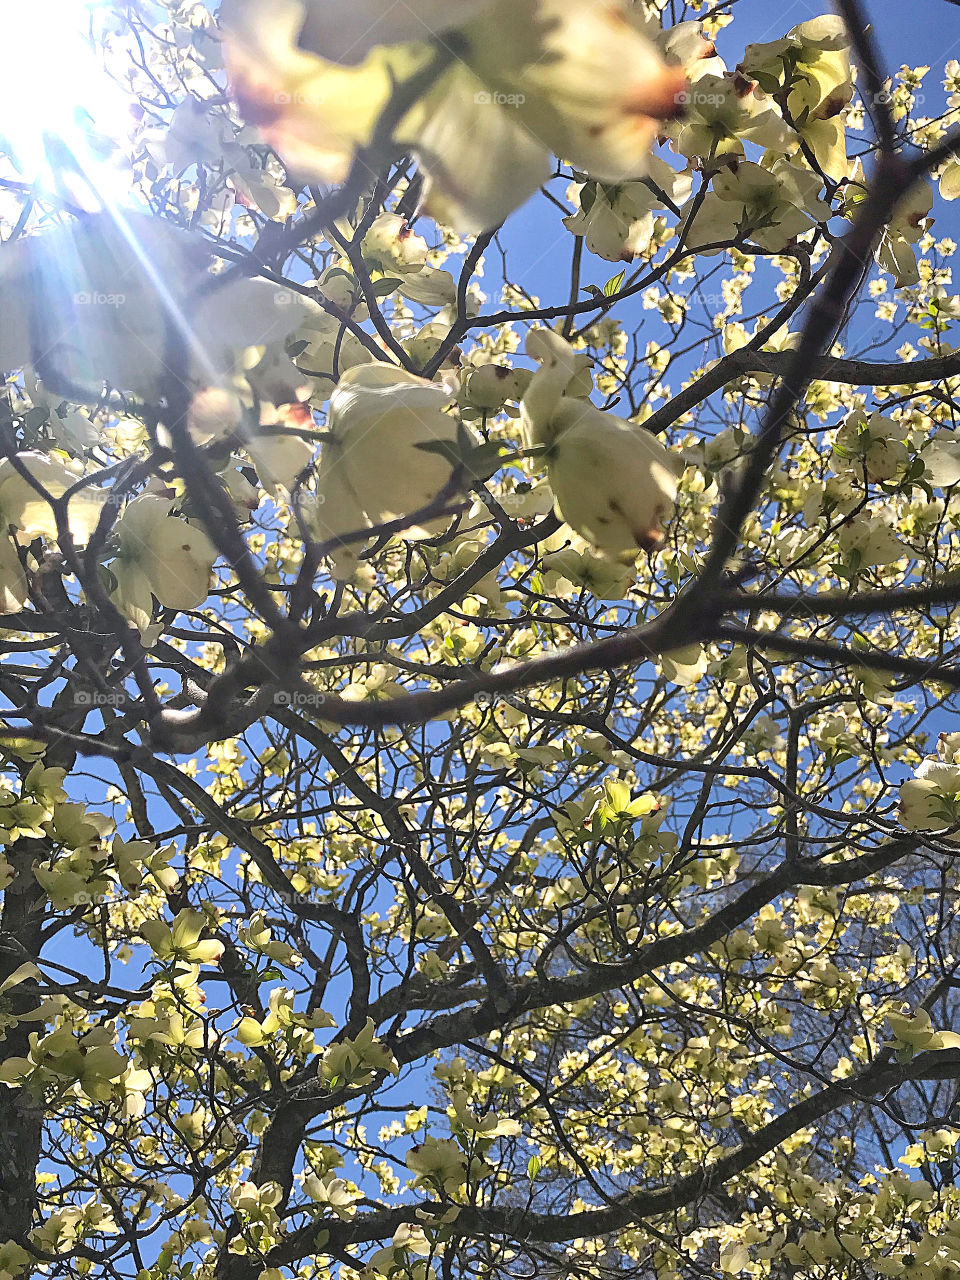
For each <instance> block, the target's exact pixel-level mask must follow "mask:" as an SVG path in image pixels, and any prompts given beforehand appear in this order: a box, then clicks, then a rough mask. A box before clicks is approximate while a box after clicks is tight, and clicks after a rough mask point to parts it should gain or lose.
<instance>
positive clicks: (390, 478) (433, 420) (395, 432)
mask: <svg viewBox="0 0 960 1280" xmlns="http://www.w3.org/2000/svg"><path fill="white" fill-rule="evenodd" d="M455 395H456V387H455V386H451V385H448V384H441V383H435V382H429V381H428V380H427V379H425V378H419V377H417V376H416V374H412V373H409V372H407V371H406V370H404V369H399V368H397V367H396V366H394V365H389V364H370V365H364V366H362V367H360V368H356V369H351V370H349V371H348V372H347V373H346V374H344V376H343V377H342V378H341V380H340V382H339V384H338V385H337V387H336V389H335V390H334V392H333V394H332V395H331V397H330V412H329V416H328V420H327V430H328V432H329V434H330V435H331V436H332V440H331V441H330V442H329V443H328V444H327V446H326V447H325V449H324V457H323V467H322V472H321V474H322V475H323V477H324V479H323V484H324V486H325V488H324V492H325V493H326V494H327V495H328V501H329V493H330V489H329V487H328V486H330V485H341V486H343V487H345V488H346V489H347V490H348V491H349V492H350V493H351V494H352V495H353V497H354V498H355V499H356V507H354V506H353V505H352V504H350V503H348V502H343V507H344V509H345V510H347V511H348V512H349V516H348V519H349V520H352V521H353V523H352V524H350V526H349V527H350V529H356V527H357V522H356V521H355V520H354V512H355V511H356V510H357V509H359V510H360V511H362V512H363V514H364V515H365V516H366V518H367V520H368V521H369V522H370V523H371V524H382V523H385V522H387V521H391V520H397V519H400V518H401V517H403V516H406V515H409V514H410V513H412V512H415V511H418V510H420V509H422V508H424V507H427V506H429V505H430V504H431V503H433V502H434V501H435V500H436V499H437V497H438V495H439V494H440V493H441V492H442V491H443V489H444V488H445V486H446V485H447V484H448V483H449V481H450V478H451V475H452V472H453V464H452V462H451V460H450V457H449V454H448V453H445V452H444V451H443V450H442V449H441V450H440V451H438V452H433V451H431V450H430V449H429V448H422V447H421V446H423V445H427V446H430V445H436V444H440V445H442V446H444V445H445V446H447V447H448V448H453V447H454V446H455V445H456V442H457V439H458V433H460V432H462V431H463V430H465V428H462V427H460V425H459V424H458V422H457V419H456V418H455V417H453V416H452V415H451V414H449V413H446V412H444V410H445V409H446V408H447V407H448V406H449V405H451V404H452V403H453V400H454V398H455ZM469 439H470V440H471V442H472V443H475V444H479V443H480V440H479V437H476V436H475V435H473V433H470V434H469ZM322 519H323V521H324V522H325V523H327V524H328V525H330V536H335V535H336V533H338V532H347V530H345V529H343V528H335V527H333V526H332V525H331V524H330V521H331V517H330V514H329V512H324V513H323V516H322ZM448 523H449V518H448V517H444V516H437V517H433V518H431V519H426V520H424V521H423V522H422V523H413V524H411V525H410V526H409V527H408V528H407V529H406V530H405V536H406V537H408V538H425V537H429V536H431V535H432V534H434V533H438V532H440V531H441V530H442V529H444V528H445V527H446V525H447V524H448Z"/></svg>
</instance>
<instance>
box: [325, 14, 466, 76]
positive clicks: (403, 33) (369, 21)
mask: <svg viewBox="0 0 960 1280" xmlns="http://www.w3.org/2000/svg"><path fill="white" fill-rule="evenodd" d="M305 7H306V18H305V20H304V23H303V27H302V29H301V32H300V47H301V48H303V49H309V50H311V51H312V52H313V53H318V54H320V56H321V57H323V58H327V59H329V60H330V61H331V62H345V63H349V64H355V63H357V62H362V61H363V59H364V58H365V57H366V55H367V54H368V53H369V52H370V50H371V49H373V48H375V47H376V46H377V45H383V44H402V43H404V42H405V41H408V40H420V41H429V40H432V39H433V38H434V37H435V36H438V35H440V34H442V33H443V32H444V31H449V30H450V28H451V27H458V26H461V25H462V24H463V23H465V22H468V21H469V20H470V19H471V18H473V17H475V16H476V15H477V14H478V13H480V12H481V10H483V9H486V8H489V7H490V0H403V3H400V4H398V3H397V2H396V0H351V3H350V4H349V5H344V4H339V3H337V0H307V3H306V6H305Z"/></svg>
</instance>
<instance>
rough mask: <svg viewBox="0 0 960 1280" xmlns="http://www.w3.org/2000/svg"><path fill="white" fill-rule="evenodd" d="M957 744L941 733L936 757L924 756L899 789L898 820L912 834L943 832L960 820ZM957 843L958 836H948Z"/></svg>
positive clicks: (954, 736) (955, 739) (953, 735)
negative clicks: (911, 776)
mask: <svg viewBox="0 0 960 1280" xmlns="http://www.w3.org/2000/svg"><path fill="white" fill-rule="evenodd" d="M958 748H960V741H958V735H957V734H956V733H941V734H940V737H939V739H938V741H937V754H936V755H935V756H926V757H925V758H924V759H923V760H922V761H921V762H920V764H919V765H918V766H917V769H916V772H915V775H914V777H913V778H910V779H909V780H908V781H907V782H904V783H902V784H901V787H900V821H901V822H902V823H903V825H904V826H905V827H907V828H909V830H911V831H944V830H946V829H947V828H949V827H952V826H954V825H955V824H956V823H957V822H958V821H960V749H958ZM949 839H951V840H953V841H957V840H958V839H960V836H955V835H951V836H950V837H949Z"/></svg>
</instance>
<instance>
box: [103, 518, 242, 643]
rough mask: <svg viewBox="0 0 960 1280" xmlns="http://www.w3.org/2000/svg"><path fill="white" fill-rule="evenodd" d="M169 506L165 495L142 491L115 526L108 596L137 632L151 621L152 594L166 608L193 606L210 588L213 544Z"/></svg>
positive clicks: (214, 553) (201, 531)
mask: <svg viewBox="0 0 960 1280" xmlns="http://www.w3.org/2000/svg"><path fill="white" fill-rule="evenodd" d="M172 506H173V502H172V500H171V499H169V498H164V497H161V496H160V495H159V494H142V495H141V496H140V497H138V498H134V499H133V501H132V502H130V503H128V505H127V506H126V507H125V508H124V512H123V515H121V517H120V519H119V520H118V521H117V524H116V528H115V533H116V536H117V538H118V541H119V550H118V553H117V557H116V559H115V560H113V561H112V562H111V564H110V571H111V573H112V574H113V576H114V578H115V580H116V587H115V588H114V590H113V593H112V598H113V601H114V603H115V604H116V606H117V608H118V609H119V610H120V612H121V613H122V614H123V615H124V617H125V618H127V619H129V621H130V622H132V623H133V624H134V626H135V627H137V628H138V629H139V630H140V631H141V632H143V631H145V630H146V628H147V627H148V626H149V625H150V620H151V617H152V614H153V602H152V599H151V597H152V596H156V598H157V600H159V601H160V603H161V604H162V605H163V606H164V607H165V608H168V609H196V608H197V607H198V606H199V605H201V604H203V602H204V600H205V599H206V598H207V592H208V591H209V589H210V574H211V571H212V569H213V565H214V561H215V560H216V558H217V550H216V547H214V545H213V543H212V542H211V541H210V539H209V538H208V537H207V535H206V534H205V533H204V532H203V530H202V529H198V528H197V526H196V525H192V524H188V523H187V521H186V520H183V519H181V518H180V517H179V516H172V515H171V514H170V510H171V507H172Z"/></svg>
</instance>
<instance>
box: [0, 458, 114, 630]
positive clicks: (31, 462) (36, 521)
mask: <svg viewBox="0 0 960 1280" xmlns="http://www.w3.org/2000/svg"><path fill="white" fill-rule="evenodd" d="M81 478H82V469H81V467H80V465H79V464H68V463H67V462H66V461H65V460H63V459H62V458H60V457H57V456H56V455H53V454H48V453H40V452H39V451H37V450H27V451H26V452H24V453H20V454H17V455H16V461H15V462H14V461H13V460H12V459H11V458H4V459H3V460H2V461H0V613H14V612H16V611H17V610H18V609H21V608H22V607H23V606H24V605H25V604H26V602H27V600H28V598H29V590H28V588H27V580H26V575H25V574H24V571H23V565H22V564H21V560H20V554H19V552H18V550H17V537H18V536H19V537H20V538H21V539H22V540H23V541H24V542H25V543H26V542H30V541H32V539H34V538H45V539H47V540H48V541H50V542H56V541H57V539H58V536H59V530H58V527H57V519H56V512H55V511H54V508H53V506H52V503H53V502H55V501H57V500H58V499H61V498H63V496H64V494H65V493H66V492H67V491H68V490H69V489H72V488H73V486H74V485H76V484H78V483H79V481H80V480H81ZM106 496H107V495H106V493H105V492H104V491H103V490H99V489H92V488H84V489H80V490H79V491H78V492H77V493H75V494H73V495H72V496H71V498H70V500H69V502H68V503H67V506H66V512H65V521H66V528H67V529H68V530H69V533H70V537H71V539H72V541H73V542H74V544H75V545H77V546H83V545H84V544H85V543H86V542H87V540H88V539H89V537H90V534H91V533H92V532H93V530H94V529H95V528H96V527H97V522H98V521H99V519H100V515H101V513H102V511H103V506H104V503H105V501H106Z"/></svg>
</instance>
